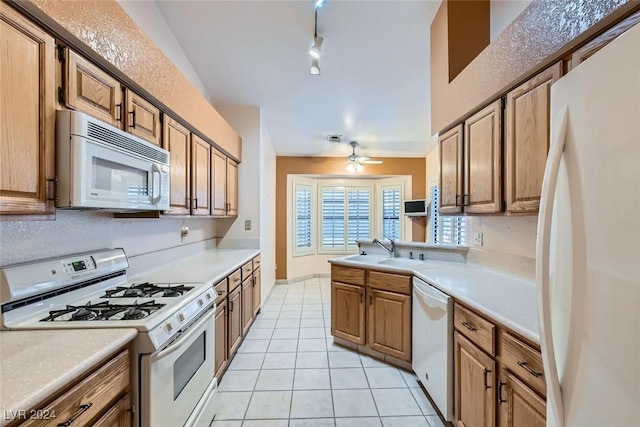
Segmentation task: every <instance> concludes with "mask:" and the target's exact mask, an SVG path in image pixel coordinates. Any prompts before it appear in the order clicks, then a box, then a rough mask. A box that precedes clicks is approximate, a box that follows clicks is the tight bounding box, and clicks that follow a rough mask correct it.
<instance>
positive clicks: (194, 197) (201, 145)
mask: <svg viewBox="0 0 640 427" xmlns="http://www.w3.org/2000/svg"><path fill="white" fill-rule="evenodd" d="M210 151H211V145H209V143H208V142H207V141H205V140H203V139H202V138H200V137H198V136H197V135H193V136H192V145H191V175H192V181H191V214H192V215H209V213H210V212H209V207H210V197H211V196H210V194H211V192H210V190H209V188H210V185H211V175H210V174H211V167H210V164H211V154H210V153H209V152H210Z"/></svg>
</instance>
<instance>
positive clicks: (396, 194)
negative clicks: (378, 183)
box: [380, 185, 401, 240]
mask: <svg viewBox="0 0 640 427" xmlns="http://www.w3.org/2000/svg"><path fill="white" fill-rule="evenodd" d="M400 195H401V192H400V186H399V185H397V186H389V187H383V189H382V192H381V201H380V202H381V204H382V218H381V219H382V234H381V237H382V238H385V239H393V240H399V239H400V237H401V230H400V203H401V197H400Z"/></svg>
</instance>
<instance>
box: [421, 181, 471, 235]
mask: <svg viewBox="0 0 640 427" xmlns="http://www.w3.org/2000/svg"><path fill="white" fill-rule="evenodd" d="M429 195H430V198H431V207H430V212H429V214H430V216H431V229H430V233H429V236H430V240H431V243H433V244H436V245H447V246H467V231H468V230H467V218H466V216H464V215H441V214H440V212H439V210H440V186H439V185H432V186H431V187H430V188H429ZM445 221H446V222H450V224H449V225H448V226H445V225H444V224H443V222H445ZM445 227H446V228H448V229H449V230H450V231H449V232H448V233H447V234H446V235H445V234H444V230H445ZM447 240H450V243H448V242H447V243H445V241H447Z"/></svg>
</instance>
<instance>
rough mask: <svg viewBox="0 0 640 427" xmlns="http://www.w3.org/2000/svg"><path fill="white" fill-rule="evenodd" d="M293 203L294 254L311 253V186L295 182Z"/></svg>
mask: <svg viewBox="0 0 640 427" xmlns="http://www.w3.org/2000/svg"><path fill="white" fill-rule="evenodd" d="M294 194H295V204H294V217H295V225H294V238H293V241H294V242H295V244H294V249H293V252H294V255H306V254H310V253H313V240H312V236H313V234H312V226H313V224H312V218H313V206H312V199H311V194H312V187H311V185H306V184H295V191H294Z"/></svg>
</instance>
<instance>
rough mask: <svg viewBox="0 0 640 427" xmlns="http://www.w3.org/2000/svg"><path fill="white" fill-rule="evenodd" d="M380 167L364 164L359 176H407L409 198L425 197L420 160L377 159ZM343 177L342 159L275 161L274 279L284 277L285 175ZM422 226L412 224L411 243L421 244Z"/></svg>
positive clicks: (302, 158)
mask: <svg viewBox="0 0 640 427" xmlns="http://www.w3.org/2000/svg"><path fill="white" fill-rule="evenodd" d="M381 160H383V161H384V163H383V164H381V165H365V166H364V168H363V170H362V172H361V173H360V176H366V175H372V176H373V175H411V176H412V193H413V194H412V197H413V198H414V199H424V198H425V196H426V190H425V183H426V178H425V176H426V170H425V159H424V158H397V157H386V158H384V157H383V158H381ZM289 174H293V175H339V176H345V175H347V171H346V161H345V158H344V157H282V156H279V157H278V158H277V160H276V266H277V269H276V279H286V278H287V239H289V238H290V236H289V234H288V233H289V228H288V225H287V210H286V209H287V194H288V193H287V175H289ZM424 237H425V229H424V225H423V224H420V223H418V222H414V223H413V228H412V240H414V241H418V242H423V241H424Z"/></svg>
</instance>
